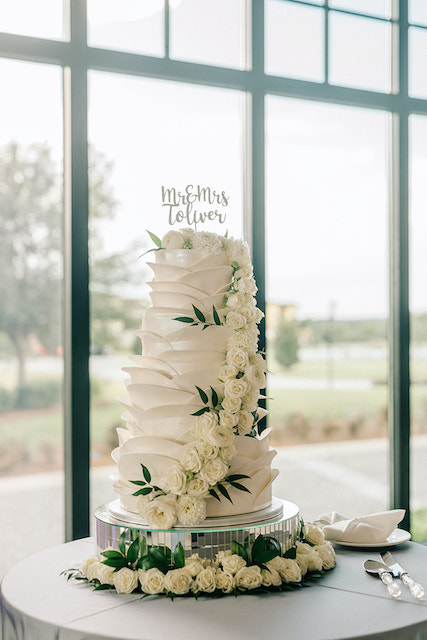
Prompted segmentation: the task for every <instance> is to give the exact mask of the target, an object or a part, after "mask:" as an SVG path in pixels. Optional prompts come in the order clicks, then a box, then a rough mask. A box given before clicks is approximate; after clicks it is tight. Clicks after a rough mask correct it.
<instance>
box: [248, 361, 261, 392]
mask: <svg viewBox="0 0 427 640" xmlns="http://www.w3.org/2000/svg"><path fill="white" fill-rule="evenodd" d="M245 378H246V379H247V380H248V381H249V382H250V384H251V385H254V386H255V387H256V388H257V389H264V387H265V385H266V380H265V374H264V371H262V370H261V369H260V368H259V367H257V366H256V365H254V364H250V365H248V368H247V369H246V371H245Z"/></svg>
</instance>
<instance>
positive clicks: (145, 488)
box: [129, 463, 165, 496]
mask: <svg viewBox="0 0 427 640" xmlns="http://www.w3.org/2000/svg"><path fill="white" fill-rule="evenodd" d="M141 467H142V475H143V476H144V480H129V482H131V483H132V484H136V485H137V486H139V487H141V489H138V491H135V493H133V494H132V495H133V496H148V494H150V493H151V492H152V491H157V492H160V494H161V495H165V492H164V491H163V489H160V487H156V486H155V485H152V484H150V483H151V473H150V471H149V470H148V469H147V467H146V466H145V465H144V464H142V463H141Z"/></svg>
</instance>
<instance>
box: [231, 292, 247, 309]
mask: <svg viewBox="0 0 427 640" xmlns="http://www.w3.org/2000/svg"><path fill="white" fill-rule="evenodd" d="M226 297H227V300H226V306H227V307H228V308H229V309H238V308H239V307H242V306H243V305H244V304H246V297H245V295H244V294H243V293H237V292H235V293H234V292H233V293H228V294H227V296H226Z"/></svg>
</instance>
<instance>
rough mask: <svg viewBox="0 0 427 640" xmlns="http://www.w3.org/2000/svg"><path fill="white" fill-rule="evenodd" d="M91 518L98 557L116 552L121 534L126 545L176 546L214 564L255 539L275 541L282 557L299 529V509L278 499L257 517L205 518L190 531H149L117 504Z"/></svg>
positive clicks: (99, 509) (187, 553)
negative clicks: (136, 542) (109, 550)
mask: <svg viewBox="0 0 427 640" xmlns="http://www.w3.org/2000/svg"><path fill="white" fill-rule="evenodd" d="M94 515H95V522H96V546H97V550H98V555H100V554H101V552H102V551H104V550H105V549H107V548H112V549H118V546H119V541H120V538H121V536H122V537H123V534H124V537H125V540H126V542H127V543H131V542H133V541H134V540H135V539H136V538H139V539H140V540H141V539H142V538H145V541H146V544H147V547H152V546H155V547H158V546H162V547H163V546H164V547H168V548H169V549H174V548H175V547H176V545H177V544H178V543H179V542H180V543H181V544H182V546H183V548H184V552H185V555H186V556H190V555H192V554H193V553H198V554H199V556H200V557H202V558H206V559H209V560H214V559H215V557H216V555H217V554H218V553H219V552H221V551H229V550H231V548H232V543H233V542H237V543H239V544H242V545H243V544H244V543H245V540H247V539H248V538H249V539H255V538H256V537H257V536H259V535H263V536H271V537H273V538H275V539H276V540H277V541H278V542H280V544H281V547H282V553H284V552H286V550H287V549H290V548H291V547H292V546H293V545H294V544H295V541H296V539H297V536H298V534H299V533H300V529H301V517H300V512H299V508H298V507H297V506H296V505H295V504H293V503H292V502H287V501H286V500H280V499H278V498H273V501H272V504H271V505H270V506H269V507H267V508H266V509H263V510H262V511H258V512H257V513H251V514H242V515H239V516H226V517H223V518H208V519H207V520H206V521H205V523H203V525H198V526H197V527H194V528H192V529H189V528H188V527H182V526H181V527H180V526H177V527H175V528H173V529H167V530H160V529H150V528H149V526H148V524H146V523H144V522H143V521H142V520H141V519H140V518H138V516H136V515H135V514H132V513H130V512H128V511H126V510H125V509H123V508H122V507H121V506H120V501H119V500H115V501H113V502H110V503H108V504H106V505H103V506H102V507H99V508H98V509H96V511H95V514H94Z"/></svg>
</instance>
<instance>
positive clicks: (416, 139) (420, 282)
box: [410, 116, 427, 542]
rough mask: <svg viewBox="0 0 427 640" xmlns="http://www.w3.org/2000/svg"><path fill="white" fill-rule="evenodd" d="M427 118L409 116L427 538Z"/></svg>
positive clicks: (418, 506) (415, 460)
mask: <svg viewBox="0 0 427 640" xmlns="http://www.w3.org/2000/svg"><path fill="white" fill-rule="evenodd" d="M426 170H427V118H426V117H422V116H412V117H411V119H410V203H411V209H410V248H411V252H410V256H411V264H410V267H411V268H410V274H411V281H410V308H411V411H412V423H411V431H412V437H411V457H412V459H411V463H412V477H411V510H412V520H411V530H412V535H413V537H414V538H415V539H416V540H418V541H421V542H425V541H427V496H426V492H425V487H426V483H427V477H426V469H427V461H426V455H427V446H426V445H427V442H426V437H427V436H426V434H427V299H426V286H425V285H426V274H427V226H426V215H425V203H426V199H427V187H426V180H425V177H426Z"/></svg>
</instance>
